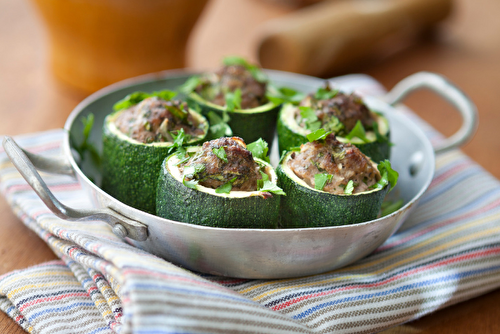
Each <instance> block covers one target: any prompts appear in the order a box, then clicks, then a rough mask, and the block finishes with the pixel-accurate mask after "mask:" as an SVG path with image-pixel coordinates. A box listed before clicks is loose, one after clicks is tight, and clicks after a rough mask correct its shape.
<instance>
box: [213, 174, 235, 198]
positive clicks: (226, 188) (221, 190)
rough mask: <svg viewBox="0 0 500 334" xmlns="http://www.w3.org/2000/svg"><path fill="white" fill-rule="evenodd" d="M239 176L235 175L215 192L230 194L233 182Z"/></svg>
mask: <svg viewBox="0 0 500 334" xmlns="http://www.w3.org/2000/svg"><path fill="white" fill-rule="evenodd" d="M236 179H237V177H233V178H232V179H231V180H230V181H229V182H227V183H224V184H223V185H221V186H220V187H218V188H217V189H215V192H216V193H217V194H229V192H230V191H231V189H232V188H233V182H234V181H236Z"/></svg>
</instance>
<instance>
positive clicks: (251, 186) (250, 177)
mask: <svg viewBox="0 0 500 334" xmlns="http://www.w3.org/2000/svg"><path fill="white" fill-rule="evenodd" d="M221 147H224V151H225V152H226V158H227V162H225V161H224V160H222V159H220V158H219V157H218V156H217V155H216V154H215V153H214V152H213V149H214V148H215V149H219V148H221ZM198 164H201V165H203V166H205V168H204V170H203V171H202V172H200V173H198V174H196V175H195V176H194V178H195V179H197V180H199V184H201V185H202V186H204V187H208V188H213V189H216V188H218V187H220V186H222V185H224V184H226V183H228V182H229V181H231V180H232V179H233V178H235V177H236V180H235V181H233V183H232V186H233V188H232V189H231V191H255V190H257V180H259V179H262V176H261V175H260V172H259V170H260V166H259V165H258V164H257V163H256V162H255V161H254V160H253V156H252V153H251V152H250V151H248V150H247V149H246V145H245V143H244V142H243V139H241V138H239V137H222V138H218V139H215V140H212V141H209V142H205V143H204V144H203V146H202V149H201V151H200V152H198V153H197V154H196V155H194V156H193V157H191V159H189V160H188V161H187V162H186V163H184V164H181V165H180V169H181V173H182V172H183V171H184V167H187V166H194V165H198Z"/></svg>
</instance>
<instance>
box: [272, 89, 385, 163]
mask: <svg viewBox="0 0 500 334" xmlns="http://www.w3.org/2000/svg"><path fill="white" fill-rule="evenodd" d="M319 128H322V129H324V130H325V131H331V132H333V133H335V134H336V136H337V140H339V141H340V142H343V143H351V144H354V145H356V146H357V147H358V148H359V149H360V150H361V151H362V152H363V153H364V154H366V155H367V156H369V157H370V158H371V159H372V160H373V161H376V162H378V161H382V160H385V159H389V156H390V145H391V144H390V142H389V123H388V121H387V119H386V118H385V117H383V116H382V115H381V114H378V113H375V112H372V111H370V110H369V109H368V107H367V106H366V105H365V104H364V103H363V101H362V100H361V98H360V97H359V96H357V95H355V94H344V93H341V92H339V91H337V90H335V89H332V88H331V87H330V86H329V84H328V83H327V84H326V85H325V86H324V87H322V88H320V89H318V91H317V92H315V93H314V94H309V95H308V96H307V97H306V98H305V99H303V100H302V101H301V102H300V103H299V105H298V106H296V105H293V104H290V103H289V104H285V105H284V106H283V107H282V109H281V112H280V114H279V117H278V125H277V131H278V143H279V149H280V152H281V151H283V150H288V149H290V148H291V147H298V146H300V144H302V143H305V142H307V138H306V137H307V135H308V134H310V133H311V132H313V131H315V130H317V129H319Z"/></svg>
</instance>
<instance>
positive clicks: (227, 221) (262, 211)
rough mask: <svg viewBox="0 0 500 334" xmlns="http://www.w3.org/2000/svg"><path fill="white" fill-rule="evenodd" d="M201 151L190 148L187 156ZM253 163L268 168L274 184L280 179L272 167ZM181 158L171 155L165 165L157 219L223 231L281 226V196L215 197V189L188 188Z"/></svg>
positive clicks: (247, 193) (248, 193) (241, 193)
mask: <svg viewBox="0 0 500 334" xmlns="http://www.w3.org/2000/svg"><path fill="white" fill-rule="evenodd" d="M198 149H200V148H195V147H190V148H188V152H190V153H193V152H196V150H198ZM254 160H255V161H256V162H257V163H258V164H259V165H260V166H265V171H266V174H268V175H269V180H270V181H271V182H273V183H276V182H277V176H276V173H275V172H274V170H273V168H272V167H271V165H270V164H269V163H267V162H265V161H263V160H261V159H256V158H254ZM178 162H179V159H178V157H177V156H176V155H175V154H174V155H170V156H169V157H168V158H166V159H165V161H164V162H163V163H162V167H161V171H160V177H159V180H158V188H157V195H156V215H157V216H160V217H163V218H167V219H171V220H176V221H180V222H185V223H191V224H197V225H204V226H211V227H223V228H262V229H270V228H276V227H277V226H278V220H279V209H280V198H281V197H282V196H279V195H275V194H271V196H270V195H269V193H263V192H261V191H231V192H229V193H227V194H225V193H216V192H215V189H212V188H208V187H204V186H202V185H200V184H197V185H196V186H195V189H191V188H188V187H186V186H185V185H184V184H183V183H182V180H183V175H181V173H180V171H179V168H178V167H177V166H176V163H178Z"/></svg>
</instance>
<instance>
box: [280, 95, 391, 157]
mask: <svg viewBox="0 0 500 334" xmlns="http://www.w3.org/2000/svg"><path fill="white" fill-rule="evenodd" d="M296 108H297V106H295V105H293V104H285V105H283V107H282V108H281V111H280V113H279V116H278V124H277V132H278V146H279V151H280V152H283V151H284V150H289V149H290V148H292V147H297V146H300V145H301V144H304V143H307V141H308V140H307V137H306V136H307V135H308V134H309V133H311V131H310V130H307V129H305V128H303V127H301V126H300V125H299V124H297V121H296V120H295V117H294V113H295V110H296ZM375 117H376V118H377V124H378V129H379V132H380V134H381V135H383V136H385V137H386V138H387V140H383V141H379V140H378V139H377V136H376V134H375V132H374V131H367V132H366V137H367V139H369V140H371V142H369V143H365V142H364V141H363V140H361V139H359V138H357V137H354V138H352V139H351V140H349V139H347V138H343V137H339V136H337V140H338V141H340V142H342V143H351V144H353V145H355V146H356V147H358V148H359V150H360V151H361V152H363V153H364V154H365V155H367V156H368V157H370V158H371V159H372V160H373V161H375V162H380V161H382V160H385V159H389V157H390V152H391V144H390V142H389V137H390V132H389V122H388V120H387V118H385V117H384V116H382V115H380V114H377V113H375Z"/></svg>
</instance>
